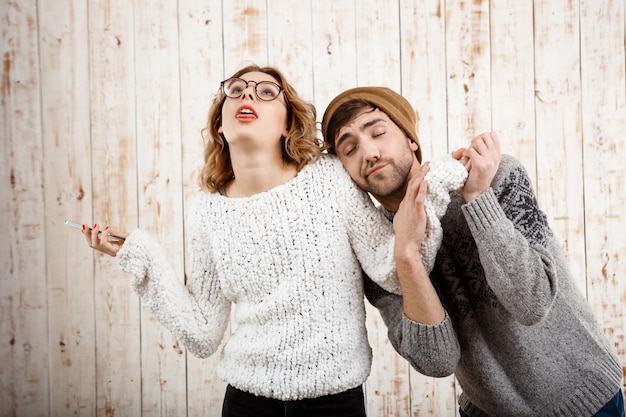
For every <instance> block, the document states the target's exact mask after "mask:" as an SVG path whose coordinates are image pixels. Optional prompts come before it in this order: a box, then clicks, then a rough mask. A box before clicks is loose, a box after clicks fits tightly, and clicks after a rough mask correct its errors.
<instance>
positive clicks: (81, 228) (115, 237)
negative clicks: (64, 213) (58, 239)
mask: <svg viewBox="0 0 626 417" xmlns="http://www.w3.org/2000/svg"><path fill="white" fill-rule="evenodd" d="M65 224H66V225H68V226H70V227H75V228H76V229H80V230H83V226H82V225H81V224H78V223H74V222H71V221H69V220H66V221H65ZM89 230H91V227H90V228H89ZM100 233H102V230H100V231H98V234H100ZM109 239H112V240H121V241H124V240H126V239H125V238H123V237H121V236H116V235H113V234H111V233H109Z"/></svg>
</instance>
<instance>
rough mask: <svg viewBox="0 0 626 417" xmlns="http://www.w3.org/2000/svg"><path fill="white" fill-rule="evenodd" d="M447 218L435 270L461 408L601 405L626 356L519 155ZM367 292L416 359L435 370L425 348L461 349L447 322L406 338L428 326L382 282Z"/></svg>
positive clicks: (587, 408)
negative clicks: (574, 271)
mask: <svg viewBox="0 0 626 417" xmlns="http://www.w3.org/2000/svg"><path fill="white" fill-rule="evenodd" d="M441 226H442V229H443V241H442V244H441V248H440V250H439V253H438V256H437V261H436V263H435V267H434V268H433V270H432V272H431V274H430V277H431V280H432V282H433V284H434V285H435V287H436V289H437V292H438V294H439V296H440V298H441V302H442V304H443V305H444V307H445V308H446V311H447V312H448V314H449V316H450V319H451V320H452V323H453V326H454V330H455V334H456V337H457V340H458V343H459V344H460V351H461V354H460V359H459V360H458V365H457V366H456V369H455V372H454V374H455V376H456V378H457V379H458V380H459V382H460V385H461V388H462V394H461V397H460V400H459V404H460V406H461V408H462V409H463V410H464V411H465V412H466V413H467V414H468V415H470V416H472V417H486V416H504V417H509V416H510V417H535V416H548V417H569V416H591V415H594V414H595V413H596V412H597V411H598V410H599V409H600V408H601V407H602V406H603V405H604V404H606V403H607V402H608V401H609V400H610V399H611V398H612V397H613V396H614V395H615V393H616V392H617V391H618V390H619V389H620V387H621V384H622V379H623V373H622V365H621V364H620V359H619V357H618V356H617V355H616V353H615V350H614V348H613V346H612V344H611V343H610V341H609V340H608V339H607V337H606V336H605V334H604V332H603V330H602V328H601V327H600V325H599V324H598V322H597V320H596V318H595V317H594V313H593V311H592V309H591V307H590V306H589V304H588V303H587V301H586V300H585V297H584V296H583V294H581V293H580V291H579V290H578V288H577V286H576V283H575V282H574V281H573V279H572V276H571V272H570V270H569V268H568V265H567V261H566V259H565V256H564V254H563V251H562V249H561V246H560V244H559V242H558V241H557V239H556V238H555V237H554V236H553V233H552V231H551V229H550V227H549V225H548V222H547V218H546V216H545V214H544V213H543V212H542V211H541V210H540V209H539V207H538V204H537V200H536V197H535V195H534V192H533V190H532V185H531V181H530V179H529V177H528V174H527V173H526V170H525V169H524V168H523V166H522V165H521V164H520V163H519V161H517V160H516V159H514V158H512V157H511V156H508V155H503V156H502V160H501V162H500V166H499V168H498V172H497V173H496V176H495V178H494V180H493V181H492V184H491V188H490V189H488V190H486V191H485V192H484V193H482V194H480V195H479V196H478V197H476V198H475V199H474V200H472V201H470V202H469V203H467V204H466V203H465V201H464V200H463V196H462V195H461V193H460V192H453V193H452V194H451V201H450V204H448V210H447V212H446V214H445V215H444V217H442V218H441ZM368 299H370V301H371V302H372V304H373V305H374V306H376V307H378V308H380V312H381V315H382V317H383V318H384V319H385V323H387V325H388V327H389V337H390V339H391V340H392V344H393V345H394V346H397V347H398V351H399V352H400V354H401V355H402V356H403V357H405V358H407V359H408V360H409V361H410V362H411V364H413V366H414V367H415V368H416V369H425V370H428V371H429V372H430V371H431V369H430V366H429V364H428V363H424V361H426V360H429V358H430V357H429V356H428V355H425V354H424V351H425V350H427V349H428V350H434V351H438V352H440V353H441V354H442V355H443V354H444V353H445V352H450V353H451V355H452V354H454V355H457V353H455V352H454V350H452V349H450V347H451V346H454V344H455V342H454V341H453V340H448V339H446V337H444V336H445V335H446V333H445V332H440V333H439V334H438V336H441V337H437V338H430V339H429V338H423V339H422V340H421V341H420V343H419V346H418V344H417V343H406V341H407V340H410V339H411V335H412V334H423V333H424V325H422V324H419V323H415V322H412V321H411V320H409V319H408V318H407V317H406V316H404V315H402V314H401V311H402V297H400V296H397V295H393V294H389V293H387V292H385V291H383V290H381V289H379V290H378V291H376V292H369V293H368ZM442 325H445V323H442ZM452 336H453V335H452V334H449V333H448V337H452ZM426 343H428V344H429V346H424V345H425V344H426ZM452 359H454V357H450V360H452ZM442 362H443V363H445V361H443V360H442Z"/></svg>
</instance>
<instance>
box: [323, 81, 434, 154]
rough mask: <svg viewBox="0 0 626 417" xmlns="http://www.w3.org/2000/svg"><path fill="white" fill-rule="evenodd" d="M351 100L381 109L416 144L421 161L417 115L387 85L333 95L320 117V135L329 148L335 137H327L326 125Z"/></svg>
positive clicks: (360, 88) (354, 89)
mask: <svg viewBox="0 0 626 417" xmlns="http://www.w3.org/2000/svg"><path fill="white" fill-rule="evenodd" d="M352 100H364V101H367V102H369V103H371V104H372V106H373V107H376V108H378V109H380V110H381V111H383V112H384V113H385V114H387V116H389V118H390V119H391V120H392V121H393V122H394V123H395V124H396V125H398V127H399V128H400V129H402V130H403V131H404V133H405V134H406V135H407V136H408V137H409V138H410V139H411V140H412V141H413V142H415V143H416V144H417V146H418V148H417V151H416V152H415V154H416V156H417V159H418V160H419V161H420V162H421V161H422V151H421V147H420V146H419V144H420V143H419V139H418V137H417V115H416V113H415V109H413V106H411V103H409V101H408V100H407V99H405V98H404V97H402V96H401V95H400V94H398V93H396V92H395V91H393V90H391V89H389V88H387V87H356V88H352V89H350V90H346V91H344V92H343V93H341V94H339V95H338V96H337V97H335V98H334V99H333V100H332V101H331V102H330V104H329V105H328V107H327V108H326V111H325V112H324V117H323V118H322V135H323V136H324V141H325V142H326V144H327V145H329V146H330V147H331V148H334V147H335V146H334V145H335V143H334V141H335V138H330V137H328V126H329V123H330V122H331V120H332V118H333V116H334V115H335V112H336V111H337V110H338V109H339V107H340V106H341V105H342V104H344V103H347V102H349V101H352Z"/></svg>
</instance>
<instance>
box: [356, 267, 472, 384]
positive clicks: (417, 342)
mask: <svg viewBox="0 0 626 417" xmlns="http://www.w3.org/2000/svg"><path fill="white" fill-rule="evenodd" d="M364 283H365V296H366V297H367V300H368V301H369V302H370V304H372V305H373V306H374V307H376V308H377V309H378V311H379V312H380V315H381V317H382V318H383V321H384V322H385V324H386V325H387V334H388V337H389V341H390V342H391V345H392V346H393V347H394V349H395V350H396V351H397V352H398V353H399V354H400V355H401V356H402V357H403V358H405V359H406V360H407V361H408V362H409V364H411V366H412V367H413V368H414V369H415V370H416V371H418V372H419V373H421V374H423V375H426V376H432V377H444V376H448V375H452V373H453V372H454V370H455V368H456V366H457V364H458V362H459V359H460V357H461V348H460V346H459V342H458V340H457V337H456V333H455V331H454V328H453V326H452V320H451V319H450V316H448V313H447V312H446V317H445V319H444V320H443V321H442V322H441V323H439V324H435V325H430V324H422V323H417V322H414V321H413V320H411V319H409V318H408V317H407V316H406V315H405V314H404V311H403V309H402V296H399V295H396V294H392V293H390V292H388V291H385V290H384V289H382V288H381V287H379V286H378V285H376V284H375V283H374V282H372V281H371V280H370V279H369V278H368V277H364Z"/></svg>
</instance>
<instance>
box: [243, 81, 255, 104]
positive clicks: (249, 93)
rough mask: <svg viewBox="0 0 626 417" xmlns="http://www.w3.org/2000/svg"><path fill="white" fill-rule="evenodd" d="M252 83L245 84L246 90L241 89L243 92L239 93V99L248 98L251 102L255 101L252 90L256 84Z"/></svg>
mask: <svg viewBox="0 0 626 417" xmlns="http://www.w3.org/2000/svg"><path fill="white" fill-rule="evenodd" d="M253 83H254V81H248V84H246V88H244V89H243V92H242V93H241V98H242V99H243V98H249V99H251V100H255V99H256V93H255V91H254V89H255V88H256V83H254V84H253Z"/></svg>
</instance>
